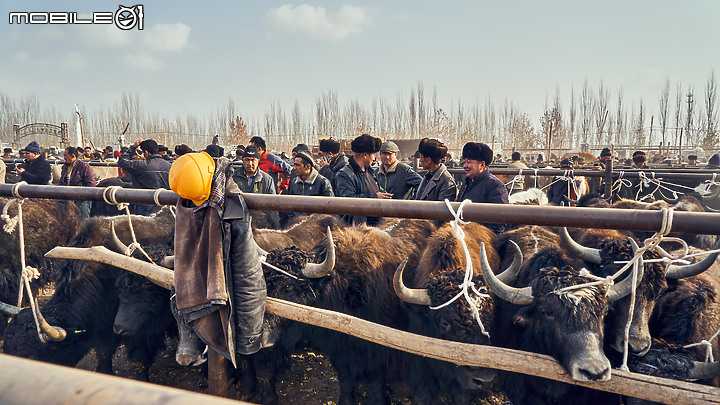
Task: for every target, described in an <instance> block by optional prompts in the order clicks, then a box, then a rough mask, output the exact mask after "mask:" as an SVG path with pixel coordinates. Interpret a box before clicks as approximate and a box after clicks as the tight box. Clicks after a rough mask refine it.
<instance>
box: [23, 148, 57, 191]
mask: <svg viewBox="0 0 720 405" xmlns="http://www.w3.org/2000/svg"><path fill="white" fill-rule="evenodd" d="M23 150H24V151H25V168H24V169H23V168H22V167H18V169H17V174H18V176H20V181H26V182H27V183H28V184H40V185H43V184H48V183H50V178H51V177H52V174H51V170H50V163H48V162H47V161H46V160H45V156H44V155H43V153H42V150H40V145H38V143H37V142H35V141H32V142H30V144H28V146H26V147H25V149H23Z"/></svg>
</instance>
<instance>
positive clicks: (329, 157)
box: [319, 138, 348, 195]
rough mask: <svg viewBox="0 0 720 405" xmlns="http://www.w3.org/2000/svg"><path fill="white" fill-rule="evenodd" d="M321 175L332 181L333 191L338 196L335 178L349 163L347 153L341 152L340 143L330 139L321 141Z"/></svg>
mask: <svg viewBox="0 0 720 405" xmlns="http://www.w3.org/2000/svg"><path fill="white" fill-rule="evenodd" d="M319 149H320V154H321V155H322V159H320V170H319V171H320V174H321V175H322V176H323V177H325V178H326V179H328V180H330V184H332V186H333V191H334V192H335V195H337V188H336V187H335V176H336V175H337V172H339V171H340V169H342V168H343V167H345V165H346V164H347V162H348V158H347V156H345V153H343V152H340V142H338V141H336V140H334V139H332V138H330V139H323V140H321V141H320V147H319Z"/></svg>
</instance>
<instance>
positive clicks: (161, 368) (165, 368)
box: [0, 287, 509, 405]
mask: <svg viewBox="0 0 720 405" xmlns="http://www.w3.org/2000/svg"><path fill="white" fill-rule="evenodd" d="M51 294H52V287H51V288H49V289H47V290H46V291H44V294H43V295H41V296H39V297H38V299H39V301H40V305H43V304H44V303H45V301H47V300H48V299H49V296H50V295H51ZM165 346H166V347H165V349H164V350H163V351H162V352H161V353H160V354H159V355H158V356H156V357H155V361H154V362H153V364H152V366H151V368H150V382H151V383H153V384H159V385H165V386H169V387H175V388H180V389H184V390H189V391H195V392H202V393H205V392H206V391H207V388H208V387H207V368H206V367H203V366H198V367H183V366H181V365H179V364H177V362H176V361H175V347H176V346H177V341H175V340H173V339H169V338H168V339H167V340H166V345H165ZM0 347H2V341H1V340H0ZM0 352H1V350H0ZM96 365H97V359H96V357H95V354H94V352H92V351H91V352H90V353H88V354H87V355H86V356H85V357H84V358H83V359H82V360H80V362H79V363H78V364H77V366H76V367H77V368H81V369H84V370H90V371H93V370H95V367H96ZM113 370H114V373H115V375H117V376H120V377H125V378H129V377H130V376H132V375H133V369H132V365H131V364H130V362H129V361H128V359H127V355H126V353H125V350H124V348H123V347H119V348H118V350H117V351H116V352H115V357H114V359H113ZM258 374H259V376H258V377H259V378H260V379H264V380H266V374H265V377H264V370H258ZM389 392H390V395H391V401H392V403H393V404H402V405H409V404H412V401H411V399H410V396H411V392H410V389H409V388H408V387H407V386H405V385H404V384H400V383H396V384H393V385H392V386H390V387H389ZM243 394H244V393H243V392H241V389H240V384H239V382H238V383H232V381H231V383H230V385H229V389H228V397H229V398H233V399H238V400H243V401H247V402H255V403H261V401H262V399H261V398H260V397H259V396H254V397H250V398H248V397H247V393H245V395H243ZM277 394H278V404H279V405H300V404H302V405H332V404H337V401H338V397H339V394H340V387H339V385H338V380H337V375H336V374H335V370H334V369H333V368H332V366H331V365H330V362H329V361H328V360H327V358H326V357H325V356H323V355H322V354H319V353H315V352H313V351H312V350H303V351H299V352H296V353H294V354H293V355H292V356H291V360H290V367H289V368H288V369H287V370H286V371H285V372H283V373H282V374H281V375H280V376H279V377H278V383H277ZM506 401H507V399H506V397H505V396H504V394H502V393H497V392H488V393H486V394H485V395H484V396H480V397H478V398H477V399H476V400H474V401H473V402H472V404H473V405H501V404H505V403H509V402H506ZM437 403H438V404H450V403H451V401H450V399H449V398H447V397H445V396H442V395H440V396H439V398H438V401H437Z"/></svg>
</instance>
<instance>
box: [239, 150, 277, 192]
mask: <svg viewBox="0 0 720 405" xmlns="http://www.w3.org/2000/svg"><path fill="white" fill-rule="evenodd" d="M242 162H243V164H242V167H236V168H235V172H234V173H233V180H235V183H236V184H237V185H238V187H240V190H242V192H243V193H257V194H275V180H273V178H272V177H270V175H269V174H267V173H265V172H264V171H262V170H260V169H259V168H258V165H259V163H260V153H258V148H257V147H255V146H253V145H248V146H247V147H246V148H245V151H244V152H243V154H242Z"/></svg>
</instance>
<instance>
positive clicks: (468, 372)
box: [402, 223, 501, 403]
mask: <svg viewBox="0 0 720 405" xmlns="http://www.w3.org/2000/svg"><path fill="white" fill-rule="evenodd" d="M462 229H463V231H464V232H465V243H466V244H467V246H468V250H469V252H470V256H471V260H472V265H473V273H474V274H473V276H472V279H473V282H474V283H475V288H476V289H478V290H479V292H481V293H487V288H486V286H485V281H484V279H483V278H482V270H481V268H480V243H481V242H484V243H485V246H486V253H487V255H488V260H489V262H490V263H491V266H492V267H493V269H495V271H501V270H498V268H499V266H500V258H499V257H498V254H497V252H496V251H495V248H494V247H493V246H494V244H495V238H496V237H495V234H494V233H493V232H492V231H490V230H489V229H488V228H486V227H484V226H482V225H479V224H476V223H470V224H467V225H463V226H462ZM465 269H466V260H465V251H464V249H463V247H462V245H461V243H460V241H459V240H458V239H457V238H456V237H455V234H454V232H453V230H452V228H451V226H450V225H449V224H446V225H444V226H442V227H441V228H439V229H438V230H437V231H436V232H435V233H434V234H433V236H432V237H431V238H430V240H429V241H428V244H427V246H426V247H425V250H424V251H423V253H422V256H421V258H420V262H419V263H418V265H417V266H415V267H411V266H410V265H408V266H406V268H405V272H404V274H403V276H404V277H403V280H404V283H405V285H406V286H407V287H409V288H414V289H426V290H427V291H428V293H429V295H430V298H431V302H432V305H433V306H438V305H441V304H444V303H446V302H448V301H450V300H451V299H452V298H453V297H455V296H456V295H457V294H458V293H460V288H458V286H460V285H462V283H463V280H464V278H465V272H466V270H465ZM469 293H470V296H471V297H472V299H473V300H474V302H475V304H476V305H477V306H478V309H479V314H480V319H481V321H482V324H483V326H484V327H485V329H486V331H489V328H490V318H491V314H492V310H493V301H492V299H491V298H489V297H482V296H476V295H475V294H474V293H473V292H472V291H470V292H469ZM402 305H403V308H405V310H406V311H407V314H408V317H409V325H408V330H409V331H410V332H413V333H417V334H421V335H424V336H430V337H434V338H438V339H445V340H451V341H455V342H463V343H473V344H489V339H488V337H487V336H486V335H484V334H483V333H482V329H481V328H480V325H478V321H477V320H476V319H475V317H474V312H473V310H472V309H471V307H470V305H469V304H468V302H467V301H466V299H465V298H464V297H462V298H459V299H457V300H455V301H454V302H453V303H452V304H450V305H447V306H445V307H442V308H438V309H435V310H433V309H430V308H429V307H427V306H425V305H417V304H411V303H407V302H403V303H402ZM406 357H407V358H408V359H407V361H408V366H407V367H405V371H406V372H407V380H408V383H409V384H410V385H411V386H412V387H413V389H414V392H415V395H416V398H415V401H414V402H418V403H430V402H431V401H432V399H433V398H435V397H437V396H438V394H439V393H441V392H449V393H450V395H451V397H452V402H453V403H466V402H468V401H470V399H471V398H472V396H473V394H477V391H478V390H481V389H483V388H487V387H488V383H489V382H490V381H491V380H493V377H494V375H495V372H494V371H491V370H487V369H478V368H470V367H457V366H455V365H453V364H449V363H447V362H442V361H438V360H433V359H428V358H424V357H420V356H414V355H407V356H406Z"/></svg>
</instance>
